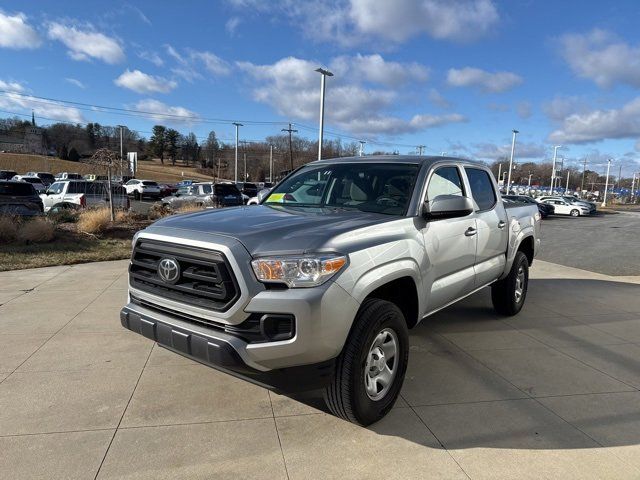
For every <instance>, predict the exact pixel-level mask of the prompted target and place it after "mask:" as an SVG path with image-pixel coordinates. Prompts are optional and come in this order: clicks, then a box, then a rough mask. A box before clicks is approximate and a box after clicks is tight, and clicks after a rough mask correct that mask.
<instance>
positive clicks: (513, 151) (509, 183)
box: [507, 128, 520, 195]
mask: <svg viewBox="0 0 640 480" xmlns="http://www.w3.org/2000/svg"><path fill="white" fill-rule="evenodd" d="M511 132H512V133H513V137H512V139H511V158H510V159H509V176H508V177H507V195H509V188H511V171H512V170H513V154H514V153H515V151H516V135H518V133H520V132H518V130H516V129H515V128H514V129H513V130H511Z"/></svg>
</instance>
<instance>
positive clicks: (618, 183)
mask: <svg viewBox="0 0 640 480" xmlns="http://www.w3.org/2000/svg"><path fill="white" fill-rule="evenodd" d="M620 180H622V164H620V168H619V169H618V178H616V182H615V184H614V185H613V189H614V190H615V189H616V185H617V186H618V188H620Z"/></svg>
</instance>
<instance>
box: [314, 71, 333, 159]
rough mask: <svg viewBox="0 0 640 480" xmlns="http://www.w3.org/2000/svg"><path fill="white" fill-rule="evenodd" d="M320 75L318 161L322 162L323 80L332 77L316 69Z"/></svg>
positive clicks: (330, 74) (329, 73)
mask: <svg viewBox="0 0 640 480" xmlns="http://www.w3.org/2000/svg"><path fill="white" fill-rule="evenodd" d="M315 71H316V72H318V73H319V74H321V75H322V78H321V79H320V130H319V133H318V160H322V136H323V134H324V89H325V85H324V84H325V78H326V77H333V73H331V72H330V71H329V70H325V69H324V68H316V70H315Z"/></svg>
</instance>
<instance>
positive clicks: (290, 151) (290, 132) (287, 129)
mask: <svg viewBox="0 0 640 480" xmlns="http://www.w3.org/2000/svg"><path fill="white" fill-rule="evenodd" d="M282 131H283V132H289V168H290V169H291V170H292V171H293V148H292V146H291V134H292V133H298V130H294V129H293V128H291V124H289V128H283V129H282Z"/></svg>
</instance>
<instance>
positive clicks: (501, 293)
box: [491, 252, 529, 316]
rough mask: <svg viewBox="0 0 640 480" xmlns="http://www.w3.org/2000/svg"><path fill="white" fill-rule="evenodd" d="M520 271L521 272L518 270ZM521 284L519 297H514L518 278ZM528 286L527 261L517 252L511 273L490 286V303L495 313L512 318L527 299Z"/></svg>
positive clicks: (522, 254) (525, 257) (523, 255)
mask: <svg viewBox="0 0 640 480" xmlns="http://www.w3.org/2000/svg"><path fill="white" fill-rule="evenodd" d="M520 269H522V271H521V270H520ZM519 273H521V277H520V282H521V283H523V285H522V287H521V293H520V295H516V290H517V288H518V283H519V278H518V275H519ZM528 286H529V260H528V259H527V256H526V255H525V254H524V253H522V252H517V253H516V257H515V258H514V260H513V265H512V266H511V271H510V272H509V275H507V277H506V278H504V279H502V280H500V281H498V282H496V283H494V284H493V285H492V286H491V301H492V303H493V308H495V310H496V312H498V313H500V314H502V315H508V316H513V315H516V314H517V313H518V312H519V311H520V310H522V306H523V305H524V302H525V300H526V298H527V288H528Z"/></svg>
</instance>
